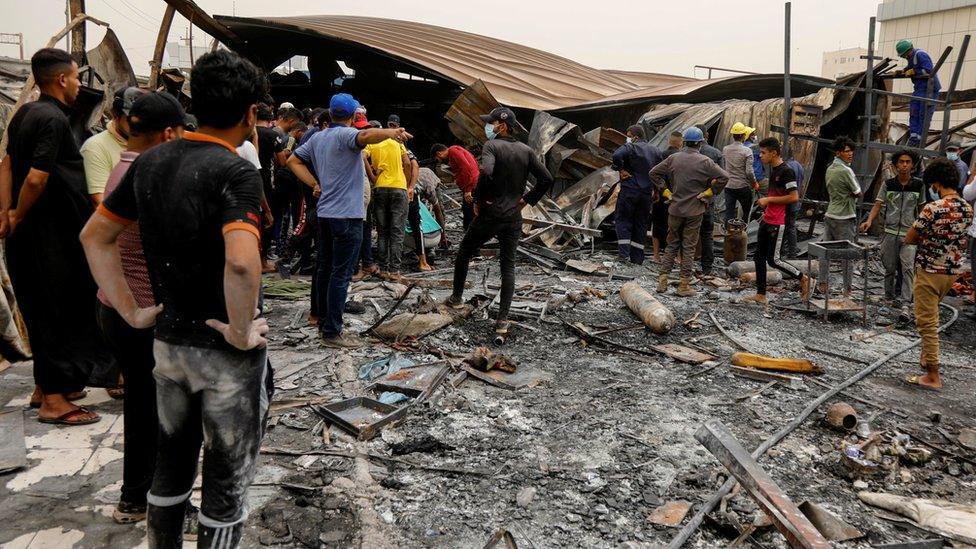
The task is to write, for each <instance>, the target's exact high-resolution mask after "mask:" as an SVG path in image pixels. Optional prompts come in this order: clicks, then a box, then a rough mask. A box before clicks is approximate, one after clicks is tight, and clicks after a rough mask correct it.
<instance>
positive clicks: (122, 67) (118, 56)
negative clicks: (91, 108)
mask: <svg viewBox="0 0 976 549" xmlns="http://www.w3.org/2000/svg"><path fill="white" fill-rule="evenodd" d="M88 66H89V67H91V68H92V70H94V71H95V73H96V74H98V79H99V81H100V85H101V86H102V88H101V89H102V91H103V92H104V93H105V97H104V98H102V104H101V107H100V108H97V109H95V112H93V113H92V117H91V118H90V119H89V127H91V126H96V125H99V124H98V122H99V118H100V117H101V115H102V113H103V112H106V111H108V110H109V109H110V108H111V107H112V100H113V98H114V94H115V91H116V90H119V89H121V88H127V87H129V86H135V85H136V74H135V72H133V71H132V65H131V64H130V63H129V58H128V57H127V56H126V55H125V50H123V49H122V43H121V42H119V38H118V36H116V35H115V31H113V30H112V29H106V30H105V37H104V38H102V41H101V43H99V44H98V46H95V48H94V49H92V50H90V51H89V52H88Z"/></svg>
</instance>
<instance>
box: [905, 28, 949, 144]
mask: <svg viewBox="0 0 976 549" xmlns="http://www.w3.org/2000/svg"><path fill="white" fill-rule="evenodd" d="M895 51H897V52H898V55H899V56H901V57H904V58H905V59H906V60H907V61H908V63H907V64H906V65H905V70H901V71H898V72H897V73H895V75H896V76H904V77H907V78H911V79H912V88H913V89H912V95H913V96H915V97H928V98H930V99H931V98H935V97H938V96H939V90H941V89H942V84H941V83H940V82H939V76H938V75H937V74H935V72H934V70H935V68H934V66H933V65H932V58H931V57H930V56H929V54H928V53H926V52H925V51H923V50H920V49H918V48H916V47H915V46H914V45H913V44H912V41H911V40H900V41H899V42H898V43H897V44H895ZM930 80H931V81H932V82H931V84H932V94H931V95H929V94H928V88H929V83H930V82H929V81H930ZM934 113H935V105H933V104H931V103H926V102H924V101H917V100H913V101H911V102H909V103H908V131H909V137H908V146H909V147H918V146H919V144H921V142H922V132H923V131H924V130H925V127H924V126H925V120H926V119H928V120H930V121H931V120H932V115H933V114H934Z"/></svg>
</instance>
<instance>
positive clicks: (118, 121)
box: [81, 86, 146, 206]
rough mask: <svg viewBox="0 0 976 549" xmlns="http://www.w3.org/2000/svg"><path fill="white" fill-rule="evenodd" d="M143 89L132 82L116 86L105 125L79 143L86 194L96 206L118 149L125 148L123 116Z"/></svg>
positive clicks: (117, 156) (127, 129)
mask: <svg viewBox="0 0 976 549" xmlns="http://www.w3.org/2000/svg"><path fill="white" fill-rule="evenodd" d="M144 93H146V90H142V89H139V88H137V87H135V86H130V87H128V88H120V89H119V90H118V91H116V92H115V98H114V99H113V100H112V109H111V110H110V111H109V113H110V114H111V116H112V120H111V121H110V122H109V123H108V125H107V126H106V127H105V131H103V132H102V133H98V134H95V135H93V136H91V137H89V138H88V139H87V140H86V141H85V142H84V143H83V144H82V145H81V157H82V158H84V160H85V181H86V182H87V183H88V194H89V195H91V199H92V202H94V203H95V205H96V206H97V205H98V204H101V203H102V194H103V193H104V192H105V182H106V181H108V174H109V172H111V171H112V168H114V167H115V165H116V164H118V163H119V158H120V157H121V155H122V151H124V150H125V144H126V140H128V139H129V122H128V120H127V117H128V116H129V111H130V110H131V109H132V104H133V103H134V102H135V100H136V99H137V98H139V96H141V95H143V94H144Z"/></svg>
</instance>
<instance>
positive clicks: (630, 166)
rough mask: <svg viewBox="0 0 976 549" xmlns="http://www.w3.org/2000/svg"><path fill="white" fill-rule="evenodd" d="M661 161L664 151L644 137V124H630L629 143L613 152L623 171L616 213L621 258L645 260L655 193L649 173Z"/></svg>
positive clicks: (619, 170)
mask: <svg viewBox="0 0 976 549" xmlns="http://www.w3.org/2000/svg"><path fill="white" fill-rule="evenodd" d="M660 161H661V152H660V151H659V150H658V149H657V147H655V146H653V145H651V144H649V143H648V142H647V141H644V128H642V127H640V126H637V125H634V126H631V127H629V128H627V143H625V144H623V145H621V146H620V147H618V148H617V150H616V151H614V152H613V169H615V170H617V171H618V172H620V194H619V195H618V196H617V208H616V212H615V213H614V222H615V228H616V231H617V258H618V259H619V260H620V261H630V262H631V263H633V264H635V265H640V264H642V263H644V241H645V240H646V239H647V222H648V221H649V220H650V215H651V195H652V194H653V193H654V187H653V186H652V185H651V180H650V178H648V176H647V174H648V172H650V171H651V168H653V167H654V166H656V165H657V163H658V162H660Z"/></svg>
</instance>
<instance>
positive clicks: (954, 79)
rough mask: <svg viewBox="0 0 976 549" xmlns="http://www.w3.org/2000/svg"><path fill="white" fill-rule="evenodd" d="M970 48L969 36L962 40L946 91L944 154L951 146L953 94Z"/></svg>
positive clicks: (943, 125)
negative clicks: (948, 146) (950, 129)
mask: <svg viewBox="0 0 976 549" xmlns="http://www.w3.org/2000/svg"><path fill="white" fill-rule="evenodd" d="M967 48H969V35H968V34H967V35H966V36H964V37H963V38H962V47H961V48H959V59H958V60H957V61H956V66H955V67H953V68H952V80H950V81H949V89H948V90H946V96H945V108H944V109H943V110H942V139H941V140H940V142H939V152H940V153H944V152H945V149H946V146H947V145H948V144H949V118H950V117H949V115H950V114H952V94H953V92H955V91H956V84H957V83H958V82H959V73H960V72H962V64H963V62H964V61H965V60H966V49H967Z"/></svg>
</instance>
